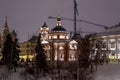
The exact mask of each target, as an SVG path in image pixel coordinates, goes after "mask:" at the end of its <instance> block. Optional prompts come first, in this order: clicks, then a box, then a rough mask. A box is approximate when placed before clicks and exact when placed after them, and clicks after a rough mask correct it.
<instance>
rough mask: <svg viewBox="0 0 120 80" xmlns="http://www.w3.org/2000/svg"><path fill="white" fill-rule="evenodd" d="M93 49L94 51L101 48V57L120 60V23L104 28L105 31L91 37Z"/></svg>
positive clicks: (114, 60)
mask: <svg viewBox="0 0 120 80" xmlns="http://www.w3.org/2000/svg"><path fill="white" fill-rule="evenodd" d="M90 40H91V43H92V44H93V47H92V49H93V50H94V53H96V51H98V48H97V46H98V45H99V46H100V48H101V57H102V56H103V57H105V58H106V59H109V61H110V62H118V61H120V24H118V25H115V26H113V27H110V28H108V29H107V30H104V31H103V32H101V33H99V34H97V35H95V36H93V37H91V39H90Z"/></svg>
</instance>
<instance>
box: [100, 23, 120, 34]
mask: <svg viewBox="0 0 120 80" xmlns="http://www.w3.org/2000/svg"><path fill="white" fill-rule="evenodd" d="M118 34H120V23H119V24H117V25H115V26H112V27H110V28H108V29H106V30H104V31H102V32H100V33H99V34H98V35H101V36H107V35H118Z"/></svg>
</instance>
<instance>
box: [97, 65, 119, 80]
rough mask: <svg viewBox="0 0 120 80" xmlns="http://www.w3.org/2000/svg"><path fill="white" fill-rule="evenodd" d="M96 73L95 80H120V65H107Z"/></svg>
mask: <svg viewBox="0 0 120 80" xmlns="http://www.w3.org/2000/svg"><path fill="white" fill-rule="evenodd" d="M96 73H97V74H96V78H95V80H120V64H105V65H103V66H102V67H100V69H99V70H98V71H97V72H96Z"/></svg>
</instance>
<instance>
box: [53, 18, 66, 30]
mask: <svg viewBox="0 0 120 80" xmlns="http://www.w3.org/2000/svg"><path fill="white" fill-rule="evenodd" d="M52 31H53V32H64V31H66V29H65V28H63V27H62V26H61V19H60V18H58V19H57V26H56V27H55V28H53V29H52Z"/></svg>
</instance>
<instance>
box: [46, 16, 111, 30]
mask: <svg viewBox="0 0 120 80" xmlns="http://www.w3.org/2000/svg"><path fill="white" fill-rule="evenodd" d="M48 18H49V19H57V18H58V17H52V16H49V17H48ZM61 20H68V21H74V19H70V18H64V17H61ZM76 21H77V22H84V23H87V24H92V25H95V26H98V27H102V28H104V29H108V28H109V27H108V26H104V25H101V24H97V23H93V22H90V21H86V20H82V19H80V20H76Z"/></svg>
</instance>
